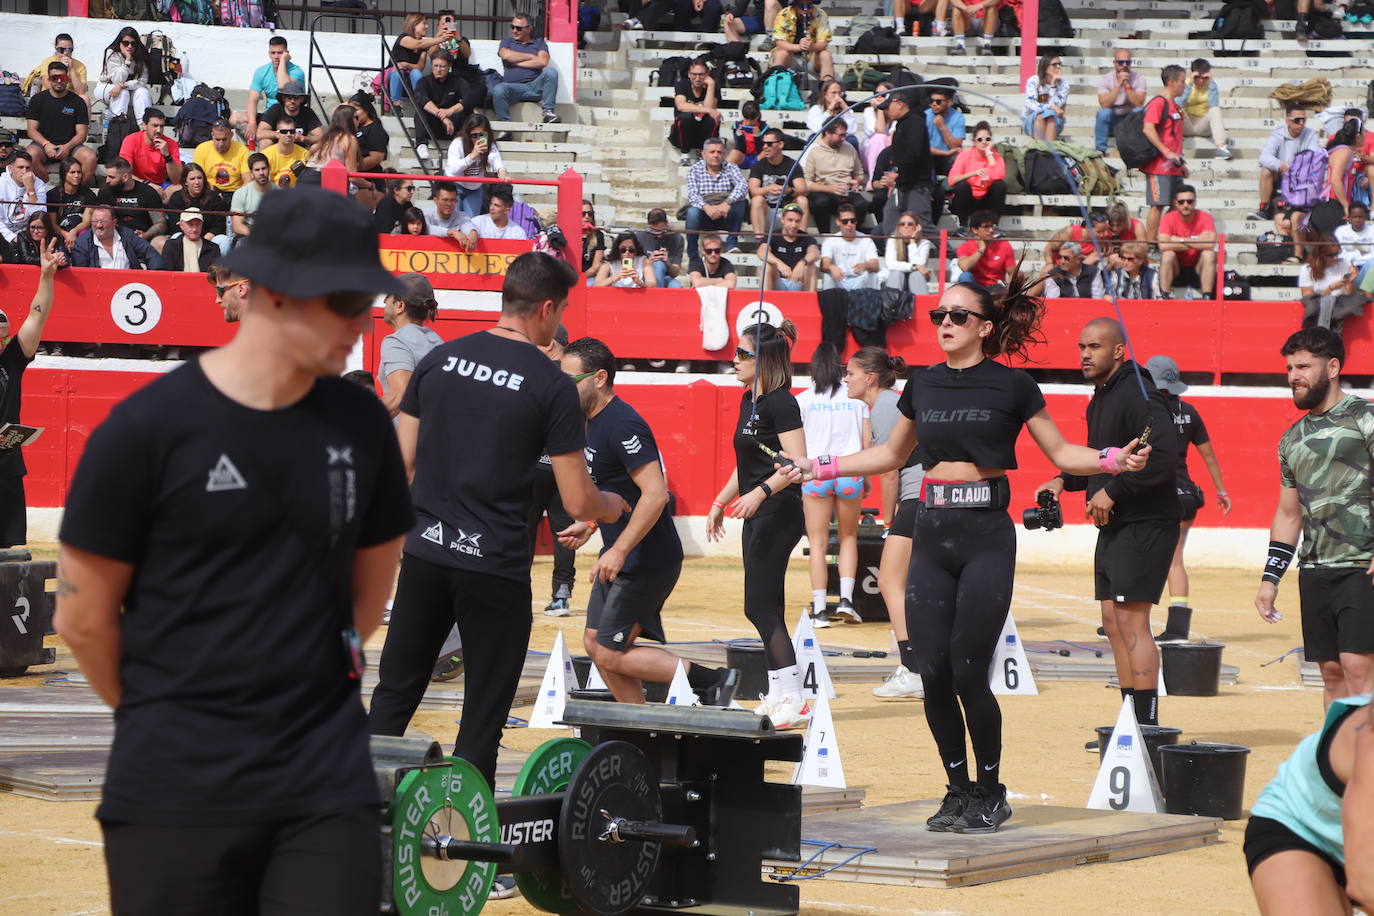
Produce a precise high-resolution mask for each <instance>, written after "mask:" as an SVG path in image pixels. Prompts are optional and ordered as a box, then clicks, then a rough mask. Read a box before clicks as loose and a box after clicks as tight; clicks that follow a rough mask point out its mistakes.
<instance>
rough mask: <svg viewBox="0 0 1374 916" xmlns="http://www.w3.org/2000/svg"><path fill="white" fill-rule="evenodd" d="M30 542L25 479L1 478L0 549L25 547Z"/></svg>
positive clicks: (15, 476) (20, 477)
mask: <svg viewBox="0 0 1374 916" xmlns="http://www.w3.org/2000/svg"><path fill="white" fill-rule="evenodd" d="M28 542H29V521H28V508H27V505H26V502H25V499H24V478H23V477H22V476H20V475H18V474H16V475H14V476H12V477H0V547H23V546H24V545H25V544H27V543H28Z"/></svg>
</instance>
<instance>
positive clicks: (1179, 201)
mask: <svg viewBox="0 0 1374 916" xmlns="http://www.w3.org/2000/svg"><path fill="white" fill-rule="evenodd" d="M1174 203H1176V204H1195V203H1197V198H1196V197H1175V198H1174Z"/></svg>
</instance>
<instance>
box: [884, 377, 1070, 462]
mask: <svg viewBox="0 0 1374 916" xmlns="http://www.w3.org/2000/svg"><path fill="white" fill-rule="evenodd" d="M1044 408H1045V396H1044V395H1043V394H1041V393H1040V386H1039V385H1037V384H1036V383H1035V379H1033V378H1031V377H1030V376H1029V375H1027V374H1026V373H1025V372H1023V371H1021V370H1020V369H1012V368H1011V367H1009V366H1006V365H1003V364H1002V363H999V362H997V361H996V360H994V359H984V360H983V361H982V362H980V363H978V364H977V365H976V366H972V367H971V368H968V369H951V368H950V367H949V366H948V365H947V364H945V363H936V364H935V365H933V366H929V367H927V368H924V369H916V370H914V371H913V372H912V373H911V377H910V378H909V379H908V380H907V383H906V390H905V391H903V392H902V397H901V400H899V401H898V402H897V409H898V410H900V411H901V412H902V415H903V416H905V417H906V418H907V419H908V420H911V421H913V422H914V423H915V424H916V441H917V446H916V452H917V456H918V461H919V463H920V464H924V465H925V466H926V467H927V468H930V467H933V466H935V465H936V464H939V463H940V462H941V461H971V462H973V463H974V464H976V465H978V466H979V467H985V468H1002V469H1003V470H1008V471H1010V470H1013V469H1014V468H1015V467H1016V437H1017V436H1019V435H1020V434H1021V427H1022V426H1024V425H1025V423H1026V421H1027V420H1029V419H1030V418H1031V417H1033V416H1035V415H1036V414H1037V413H1039V412H1040V411H1041V410H1043V409H1044Z"/></svg>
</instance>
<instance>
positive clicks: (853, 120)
mask: <svg viewBox="0 0 1374 916" xmlns="http://www.w3.org/2000/svg"><path fill="white" fill-rule="evenodd" d="M817 99H818V100H817V102H816V104H815V105H812V106H811V107H810V108H808V109H807V110H806V129H807V130H809V131H811V133H813V134H817V133H820V132H821V129H822V128H824V127H825V125H826V122H828V121H829V120H830V119H831V118H833V117H835V116H836V115H839V117H840V118H841V119H842V120H843V121H844V126H845V131H846V133H845V140H847V141H848V142H849V143H850V145H852V146H853V147H854V149H855V150H858V149H859V145H860V144H859V137H858V133H859V130H860V128H861V127H862V121H861V120H860V117H859V115H857V114H855V113H854V111H853V110H852V109H850V108H849V104H848V102H846V101H845V98H844V86H843V85H842V84H841V83H840V81H839V80H833V79H831V80H821V88H820V91H819V93H818V96H817Z"/></svg>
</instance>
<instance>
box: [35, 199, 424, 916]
mask: <svg viewBox="0 0 1374 916" xmlns="http://www.w3.org/2000/svg"><path fill="white" fill-rule="evenodd" d="M225 266H226V267H227V268H228V269H229V270H231V271H233V273H234V275H235V276H240V277H246V278H248V279H251V280H252V281H253V282H252V289H251V292H250V293H249V294H248V296H247V298H246V300H245V301H244V302H243V303H242V313H241V321H240V322H239V323H238V324H237V325H236V328H237V330H236V333H235V335H234V339H233V341H231V342H230V343H229V344H228V345H226V346H224V347H222V348H220V349H218V350H214V351H211V352H209V353H206V354H205V355H204V356H202V357H201V358H200V359H199V360H194V361H191V362H188V363H187V364H186V365H184V366H183V367H181V368H180V369H177V370H176V371H175V372H171V373H169V374H167V375H165V376H163V377H162V378H160V379H158V380H157V381H155V382H153V383H151V384H150V385H148V386H147V387H146V388H143V389H142V390H141V391H139V392H137V393H136V394H134V395H132V396H130V397H129V398H127V399H126V400H124V401H123V402H121V403H120V404H118V405H117V406H116V407H115V408H114V410H113V411H111V413H110V416H109V419H107V420H106V421H105V422H104V423H103V424H101V425H100V427H99V428H97V429H96V431H95V433H94V434H93V435H92V436H91V439H90V442H89V444H88V445H87V446H86V451H85V453H84V454H83V455H82V457H81V463H80V465H79V466H78V468H77V471H76V476H75V478H74V479H73V481H72V489H71V492H70V493H69V494H68V497H67V507H66V513H65V515H64V516H63V519H62V532H61V540H62V550H61V553H60V555H59V559H58V597H57V619H56V626H57V631H58V632H59V633H60V634H61V635H62V637H63V638H64V639H65V640H66V641H67V644H68V645H69V646H70V647H71V650H72V653H73V654H74V655H75V656H76V658H77V660H78V661H79V662H80V664H81V668H82V670H83V671H84V672H85V674H86V678H87V680H88V681H89V682H90V684H91V686H92V687H93V688H94V689H95V691H96V692H97V693H99V694H100V696H101V698H102V699H104V700H105V701H106V702H107V703H109V704H110V705H111V706H114V707H116V709H117V712H116V715H115V739H114V746H113V748H112V749H111V751H110V762H109V768H108V770H107V772H106V775H105V788H104V794H103V798H102V800H101V803H100V807H99V808H98V809H97V811H96V816H97V817H98V818H99V819H100V824H101V829H102V831H103V833H104V839H105V861H106V864H107V867H108V871H109V879H110V902H111V909H112V910H113V911H114V912H116V913H120V914H148V916H154V914H159V916H160V914H168V913H261V914H265V916H300V914H307V916H326V914H329V916H336V914H356V916H366V914H375V913H376V912H377V900H378V892H379V888H380V887H381V881H382V875H381V864H382V858H381V855H382V854H381V846H380V842H379V838H380V835H379V832H378V829H377V814H378V804H379V803H380V799H379V798H378V794H377V780H376V777H375V775H374V774H373V771H372V761H371V758H370V756H369V754H368V737H367V720H366V714H365V713H364V712H363V706H362V702H361V701H360V699H359V686H360V685H361V683H362V680H361V679H362V673H363V672H362V668H363V661H362V649H361V645H362V641H363V640H365V639H366V638H367V637H368V636H369V635H370V634H371V633H372V632H373V630H375V629H376V628H377V626H378V624H380V623H381V620H382V610H383V608H384V606H385V603H386V598H387V595H388V594H390V591H391V585H392V581H393V579H394V576H395V574H396V557H397V551H399V550H400V546H401V541H402V536H403V535H404V534H405V532H406V531H408V530H409V529H410V527H411V524H412V523H413V521H414V514H413V512H412V511H411V507H410V495H409V492H408V491H407V487H406V479H405V468H404V466H403V464H402V461H401V454H400V450H399V449H398V448H397V447H396V437H395V435H393V434H392V432H391V421H390V419H389V418H388V417H387V412H386V410H385V408H383V407H382V405H381V402H380V401H378V399H377V398H376V397H375V396H374V395H373V394H372V393H371V392H369V391H364V390H362V389H360V388H359V387H358V386H357V385H355V384H353V383H352V382H349V381H346V380H344V379H340V378H338V377H337V376H338V375H339V373H340V372H342V371H343V369H344V363H345V361H346V360H347V358H348V354H349V353H350V352H351V351H352V349H353V345H354V343H355V342H356V341H357V340H358V338H359V336H360V335H361V334H362V333H363V332H365V331H367V330H369V329H370V328H371V327H372V309H371V305H372V302H373V300H374V299H375V298H376V294H378V293H389V294H392V295H400V294H401V292H402V289H401V284H400V283H399V282H398V281H397V280H396V278H395V277H393V276H391V275H390V274H389V273H387V272H386V271H385V270H384V269H383V268H382V267H381V265H380V264H379V263H378V261H377V230H376V229H375V228H374V227H373V223H372V215H371V214H369V213H368V212H367V211H366V210H364V209H363V208H362V207H361V206H359V205H358V204H357V203H356V202H354V201H352V200H350V199H349V198H347V197H343V196H341V195H338V194H334V193H332V192H329V191H323V190H319V189H310V188H297V189H296V190H293V191H290V192H285V191H284V192H281V193H274V194H269V195H268V196H267V197H266V198H265V199H264V200H263V202H262V209H260V210H259V211H258V214H257V218H256V220H255V221H254V223H253V235H252V237H251V238H248V239H246V240H244V241H243V242H242V243H240V245H239V246H238V247H237V248H236V249H234V251H233V253H232V254H230V255H229V257H228V258H227V259H226V261H225ZM121 606H122V613H121ZM430 660H431V659H429V658H426V659H424V660H422V663H421V664H422V668H423V669H424V671H425V673H428V667H429V662H430Z"/></svg>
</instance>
